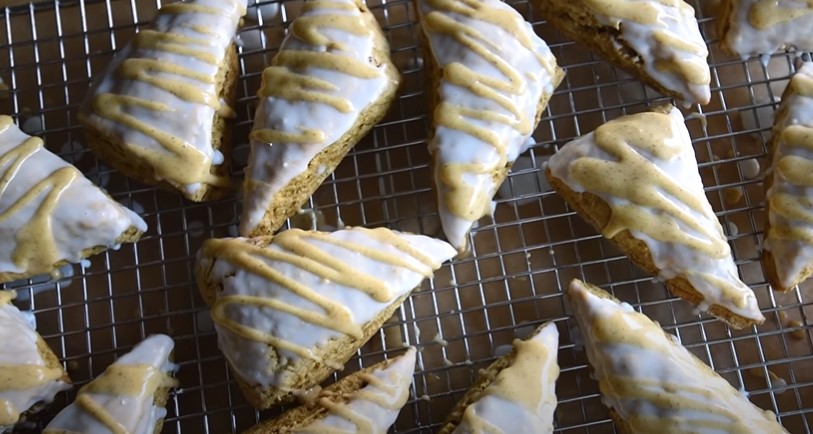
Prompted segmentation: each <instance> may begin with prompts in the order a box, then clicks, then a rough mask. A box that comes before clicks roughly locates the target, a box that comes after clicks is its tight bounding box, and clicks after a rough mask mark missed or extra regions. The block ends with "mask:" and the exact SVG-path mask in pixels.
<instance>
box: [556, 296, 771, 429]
mask: <svg viewBox="0 0 813 434" xmlns="http://www.w3.org/2000/svg"><path fill="white" fill-rule="evenodd" d="M594 290H597V288H595V289H594ZM568 298H569V300H570V303H571V306H572V307H573V311H574V316H575V317H576V320H577V321H578V323H579V328H580V330H581V334H582V336H583V337H584V340H585V349H586V352H587V358H588V360H589V361H590V365H591V366H592V367H593V374H594V377H595V378H596V380H598V382H599V388H600V390H601V392H602V397H603V398H602V400H603V402H604V403H605V405H607V406H608V407H610V408H612V409H613V410H614V411H615V412H616V413H618V415H619V417H620V418H621V419H622V420H624V421H626V422H627V423H628V424H629V426H630V433H632V434H637V433H641V434H644V433H646V434H651V433H657V432H664V433H666V432H668V433H687V434H688V433H693V434H723V433H729V434H747V433H757V432H758V433H766V434H767V433H783V432H786V431H785V430H784V429H783V428H782V427H781V426H780V425H779V424H778V423H777V422H776V418H775V416H774V415H773V413H771V412H768V411H764V410H762V409H760V408H758V407H756V406H755V405H753V404H752V403H751V402H749V401H748V399H746V398H743V396H742V395H741V394H740V392H739V391H738V390H737V389H735V388H733V387H732V386H731V385H730V384H729V383H728V382H727V381H726V380H725V379H724V378H722V377H720V376H719V375H716V374H715V373H714V372H713V371H712V370H711V369H709V367H708V366H706V365H705V364H703V362H701V361H700V360H699V359H698V358H696V357H694V356H693V355H692V354H691V353H690V352H689V351H688V350H687V349H686V348H684V347H682V346H680V344H678V343H677V342H675V340H674V338H673V337H672V336H671V335H667V334H665V333H664V332H663V330H661V328H660V327H659V326H658V325H657V324H656V323H654V322H652V321H651V320H650V319H649V318H647V317H646V316H645V315H643V314H641V313H638V312H635V311H634V310H632V309H629V308H625V307H623V306H622V305H621V304H619V303H617V302H615V301H613V300H611V299H609V298H600V297H598V296H597V295H595V294H593V293H591V292H589V291H588V289H586V287H585V284H584V283H582V282H580V281H578V280H574V281H573V282H571V284H570V288H569V291H568Z"/></svg>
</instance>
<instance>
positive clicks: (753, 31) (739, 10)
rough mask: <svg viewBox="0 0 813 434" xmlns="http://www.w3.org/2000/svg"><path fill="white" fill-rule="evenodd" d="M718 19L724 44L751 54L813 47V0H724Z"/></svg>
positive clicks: (744, 55) (736, 51) (741, 53)
mask: <svg viewBox="0 0 813 434" xmlns="http://www.w3.org/2000/svg"><path fill="white" fill-rule="evenodd" d="M722 1H723V6H722V16H720V17H719V19H718V24H719V33H720V35H721V38H720V39H721V40H722V47H723V49H725V50H726V51H727V52H729V54H734V55H739V56H740V57H742V58H744V59H745V58H748V57H751V56H756V55H760V54H771V53H773V52H775V51H778V50H783V49H785V50H790V49H794V48H795V49H797V50H799V51H813V25H811V20H813V2H810V1H807V0H779V1H777V0H722Z"/></svg>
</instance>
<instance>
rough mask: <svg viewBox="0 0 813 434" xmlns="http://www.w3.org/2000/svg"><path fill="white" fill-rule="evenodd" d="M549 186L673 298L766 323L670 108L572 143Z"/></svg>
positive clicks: (736, 319)
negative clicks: (659, 281) (740, 272)
mask: <svg viewBox="0 0 813 434" xmlns="http://www.w3.org/2000/svg"><path fill="white" fill-rule="evenodd" d="M546 175H547V177H548V180H549V181H550V184H551V186H552V187H553V189H554V190H556V192H558V193H559V194H560V195H561V196H562V197H563V198H564V199H565V200H566V201H567V202H568V204H570V206H571V207H572V208H574V209H575V210H576V212H578V213H579V215H581V216H582V217H584V218H585V220H587V221H588V222H589V223H591V224H592V225H593V226H594V227H595V228H596V229H597V230H599V231H600V232H601V233H602V234H603V235H604V236H605V237H606V238H608V239H609V240H610V241H612V242H613V243H615V244H616V245H617V246H618V247H619V248H620V249H621V251H623V252H624V253H626V254H627V256H628V257H629V258H630V259H631V260H632V261H633V262H634V263H636V264H637V265H638V266H640V267H641V268H643V269H645V270H647V271H648V272H650V273H652V274H654V275H657V276H659V277H661V278H662V279H664V280H665V281H666V284H667V286H668V287H669V289H670V290H671V291H672V293H673V294H675V295H676V296H678V297H680V298H682V299H684V300H686V301H688V302H690V303H692V304H694V305H696V306H698V307H699V308H700V310H703V311H706V312H709V313H710V314H712V315H714V316H716V317H717V318H719V319H721V320H723V321H725V322H727V323H728V324H730V325H731V326H732V327H735V328H743V327H746V326H749V325H752V324H759V323H762V322H763V321H764V320H765V318H764V317H763V316H762V313H761V312H760V310H759V306H758V305H757V299H756V296H755V295H754V292H753V291H752V290H751V288H749V287H748V286H747V285H745V284H744V283H743V282H742V281H741V280H740V278H739V275H738V270H737V266H736V264H735V263H734V259H733V258H732V256H731V248H730V246H729V245H728V241H727V239H726V236H725V234H724V233H723V229H722V227H721V226H720V222H719V221H718V220H717V216H715V215H714V210H712V208H711V205H710V204H709V201H708V199H707V198H706V194H705V191H704V190H703V183H702V180H701V179H700V174H699V173H698V172H697V160H696V158H695V155H694V148H693V147H692V141H691V138H690V137H689V131H688V130H687V129H686V125H685V124H684V121H683V115H682V114H681V113H680V111H679V110H678V109H676V108H674V107H672V106H664V107H658V108H656V109H653V111H650V112H645V113H639V114H635V115H630V116H624V117H621V118H618V119H615V120H613V121H610V122H607V123H605V124H604V125H602V126H600V127H599V128H598V129H596V131H594V132H592V133H590V134H587V135H585V136H582V137H579V138H577V139H576V140H573V141H572V142H570V143H568V144H566V145H565V146H564V147H562V149H561V150H560V151H559V152H558V153H556V154H554V155H553V157H551V159H550V161H549V162H548V168H547V171H546Z"/></svg>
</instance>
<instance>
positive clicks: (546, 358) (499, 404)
mask: <svg viewBox="0 0 813 434" xmlns="http://www.w3.org/2000/svg"><path fill="white" fill-rule="evenodd" d="M528 341H533V342H535V343H539V344H541V346H542V347H543V348H544V349H545V351H544V352H538V353H537V352H532V351H527V352H526V351H517V352H516V356H515V359H514V362H513V364H512V365H511V366H509V367H507V368H505V369H503V370H502V371H501V372H500V373H499V374H498V375H497V377H496V378H495V380H494V382H492V384H491V385H489V387H487V388H486V389H485V390H483V392H482V395H481V397H480V398H479V399H478V400H477V401H475V402H473V403H471V404H469V406H468V407H467V408H466V413H473V414H466V415H465V416H464V417H463V419H462V421H461V423H460V424H459V425H458V426H457V428H456V429H455V430H454V433H456V434H469V433H470V434H475V433H480V432H482V431H480V430H479V429H478V428H479V427H474V426H472V424H471V423H470V422H469V421H470V420H476V421H477V424H482V425H484V426H488V427H490V428H492V429H491V430H488V431H487V432H489V433H491V434H496V433H505V434H515V433H534V434H543V433H552V432H553V416H554V411H555V410H556V378H557V377H558V375H559V366H558V364H557V363H556V354H557V351H558V348H559V332H558V331H557V330H556V325H555V324H553V323H550V324H548V325H547V326H545V327H544V328H542V330H540V331H539V333H537V334H536V335H534V336H532V337H531V338H529V339H528ZM515 345H516V344H515ZM540 356H541V357H542V358H541V359H540ZM526 359H527V360H526ZM529 362H530V363H529ZM529 366H530V367H533V368H534V369H532V370H528V369H527V367H529ZM519 367H524V368H526V369H524V370H523V371H520V372H517V370H518V369H519ZM510 377H513V378H514V380H508V379H509V378H510ZM518 378H519V379H525V380H524V383H526V384H528V385H529V387H528V389H523V390H513V391H511V392H513V393H512V396H511V397H510V398H511V399H507V398H508V397H506V396H504V394H503V393H498V392H497V390H496V388H497V387H499V384H500V382H501V381H506V380H508V381H511V383H510V384H517V381H516V380H515V379H518ZM538 385H539V386H541V392H542V396H530V395H528V391H529V390H536V387H537V386H538Z"/></svg>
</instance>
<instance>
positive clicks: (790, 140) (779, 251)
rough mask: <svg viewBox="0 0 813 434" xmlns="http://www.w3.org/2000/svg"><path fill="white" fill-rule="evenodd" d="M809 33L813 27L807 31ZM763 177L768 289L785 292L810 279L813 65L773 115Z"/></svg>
mask: <svg viewBox="0 0 813 434" xmlns="http://www.w3.org/2000/svg"><path fill="white" fill-rule="evenodd" d="M811 27H813V26H811ZM770 159H771V166H770V171H769V173H768V175H767V176H766V177H765V189H766V201H767V211H768V212H767V217H768V218H767V223H766V228H765V243H764V248H765V251H764V255H763V258H762V261H763V266H764V268H765V270H766V273H765V274H766V275H767V277H768V280H769V282H770V283H771V286H772V287H773V288H774V289H776V290H779V291H787V290H789V289H791V288H793V287H794V286H796V285H798V284H799V283H801V282H802V281H804V280H805V279H807V278H808V277H810V275H811V274H813V175H812V174H813V63H811V62H805V63H803V64H802V65H801V67H800V68H799V70H798V71H797V72H796V74H795V75H794V76H793V77H792V78H791V79H790V83H789V84H788V87H787V88H786V89H785V93H784V94H783V95H782V103H781V105H780V106H779V111H778V112H777V114H776V118H775V120H774V127H773V138H772V140H771V154H770Z"/></svg>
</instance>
